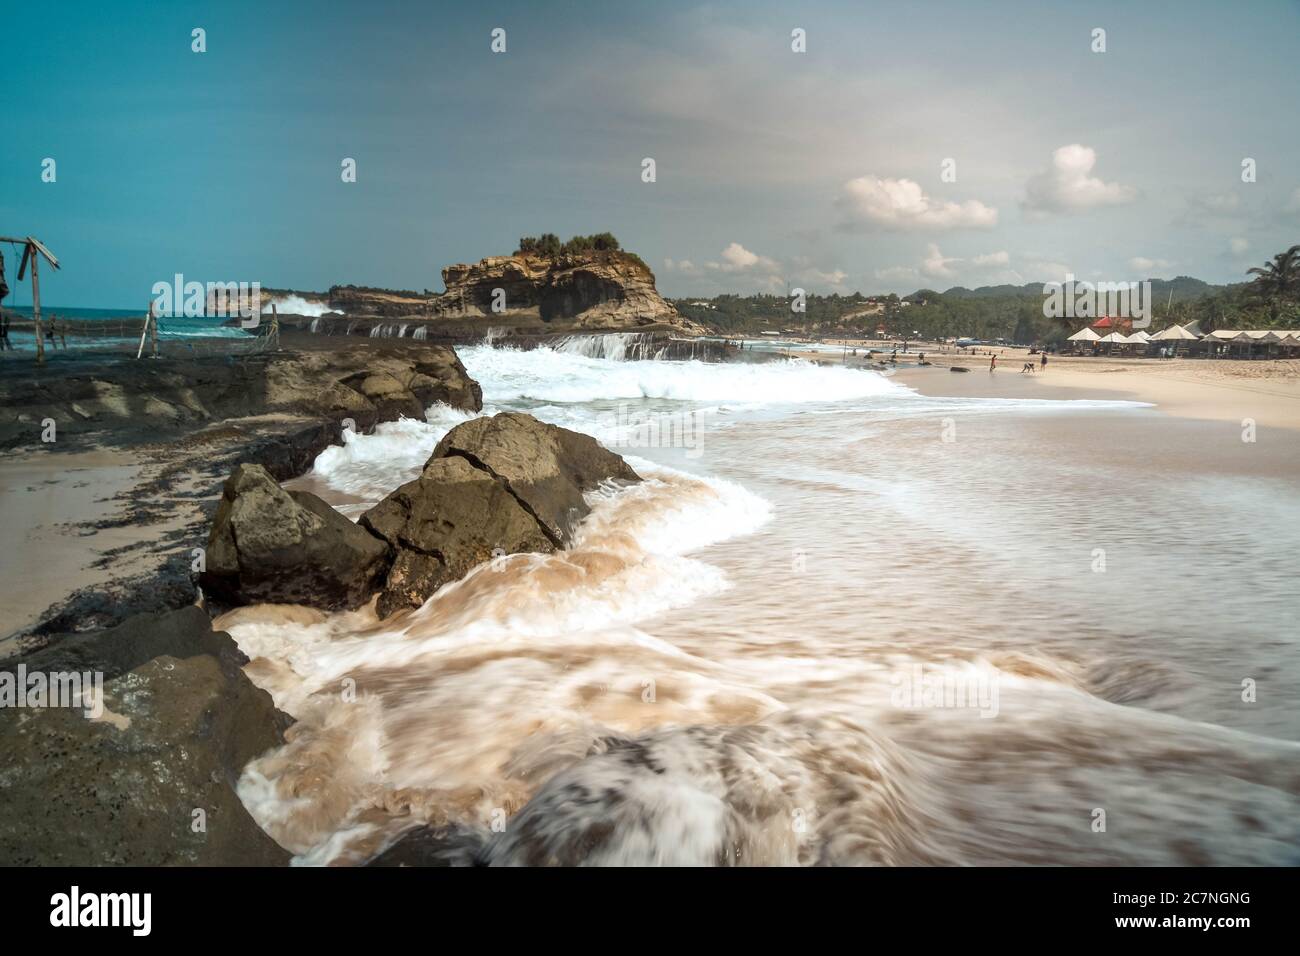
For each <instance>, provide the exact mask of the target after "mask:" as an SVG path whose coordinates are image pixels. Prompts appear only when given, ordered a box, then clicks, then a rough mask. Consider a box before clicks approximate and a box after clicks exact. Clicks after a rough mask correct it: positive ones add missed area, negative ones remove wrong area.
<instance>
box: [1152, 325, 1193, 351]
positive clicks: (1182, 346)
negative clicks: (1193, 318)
mask: <svg viewBox="0 0 1300 956" xmlns="http://www.w3.org/2000/svg"><path fill="white" fill-rule="evenodd" d="M1199 340H1200V336H1199V335H1196V334H1194V333H1192V332H1188V331H1187V330H1186V329H1185V328H1183V327H1182V326H1181V325H1171V326H1169V328H1167V329H1164V330H1163V331H1160V332H1157V333H1156V334H1155V335H1153V336H1151V342H1152V343H1153V344H1157V345H1159V346H1161V347H1162V348H1169V349H1172V350H1173V351H1174V352H1177V351H1179V350H1181V351H1183V352H1186V351H1187V346H1188V343H1190V342H1197V341H1199Z"/></svg>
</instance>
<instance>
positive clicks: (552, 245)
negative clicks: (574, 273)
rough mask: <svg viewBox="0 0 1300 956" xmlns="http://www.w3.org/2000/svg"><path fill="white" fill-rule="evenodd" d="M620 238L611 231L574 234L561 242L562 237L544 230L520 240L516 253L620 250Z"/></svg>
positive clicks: (551, 254) (553, 255) (573, 252)
mask: <svg viewBox="0 0 1300 956" xmlns="http://www.w3.org/2000/svg"><path fill="white" fill-rule="evenodd" d="M618 251H619V244H618V240H617V239H615V238H614V234H613V233H611V232H598V233H596V234H595V235H593V236H574V237H573V238H572V239H570V240H569V241H568V242H564V243H562V242H560V237H559V236H557V235H556V234H555V233H553V232H544V233H542V234H541V235H540V236H524V237H523V238H522V239H520V240H519V248H518V249H516V250H515V255H517V256H519V255H534V256H545V257H548V258H554V257H555V256H558V255H581V254H582V253H584V252H618Z"/></svg>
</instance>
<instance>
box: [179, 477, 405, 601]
mask: <svg viewBox="0 0 1300 956" xmlns="http://www.w3.org/2000/svg"><path fill="white" fill-rule="evenodd" d="M389 557H390V555H389V549H388V546H387V545H385V543H384V542H383V541H381V540H379V539H378V538H376V537H375V536H374V535H372V534H370V533H369V532H367V531H366V530H365V529H363V528H360V527H358V526H357V525H355V524H353V523H352V522H351V521H349V520H348V519H347V518H346V517H344V516H343V515H341V514H339V513H338V512H337V511H335V510H334V509H333V508H331V507H330V506H329V505H327V504H326V503H325V502H324V501H322V500H321V499H320V498H318V497H316V496H315V495H313V494H311V493H309V492H305V491H293V492H290V491H285V490H284V489H282V488H281V487H280V486H279V485H278V484H277V483H276V481H275V479H274V478H272V477H271V475H270V474H269V473H268V472H267V470H266V469H265V468H263V467H261V466H260V465H240V466H239V467H238V468H236V469H235V472H234V474H232V475H231V476H230V478H229V479H228V480H227V481H226V485H225V489H224V493H223V495H222V500H221V504H220V505H218V507H217V515H216V518H215V519H214V520H213V523H212V533H211V535H210V537H209V539H208V548H207V555H206V565H207V567H206V570H205V571H204V572H203V574H202V575H201V577H200V583H201V584H202V585H203V586H204V588H205V589H208V590H210V591H211V593H213V594H214V595H217V596H219V597H221V598H224V599H226V600H229V601H233V602H235V603H238V604H248V603H253V602H258V601H273V602H277V603H282V604H306V605H309V606H311V607H319V608H323V609H326V610H333V609H338V608H355V607H358V606H359V605H361V604H364V603H365V602H366V601H367V600H368V599H369V597H370V595H371V594H373V593H374V591H375V589H376V588H377V586H378V583H379V582H380V581H381V580H382V578H383V576H384V574H385V573H386V572H387V570H388V564H389Z"/></svg>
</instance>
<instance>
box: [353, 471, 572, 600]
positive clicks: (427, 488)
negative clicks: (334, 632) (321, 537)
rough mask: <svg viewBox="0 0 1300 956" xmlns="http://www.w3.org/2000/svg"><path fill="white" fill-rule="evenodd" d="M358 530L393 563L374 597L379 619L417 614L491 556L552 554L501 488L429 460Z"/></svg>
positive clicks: (483, 476)
mask: <svg viewBox="0 0 1300 956" xmlns="http://www.w3.org/2000/svg"><path fill="white" fill-rule="evenodd" d="M361 524H362V525H363V526H365V527H366V528H368V529H369V530H370V531H371V532H372V533H374V534H375V535H378V536H379V537H380V538H382V539H383V540H384V541H386V542H387V543H388V545H389V546H390V547H391V548H392V549H393V552H394V553H395V554H396V555H397V557H396V559H395V560H394V561H393V564H392V566H391V567H390V568H389V571H388V576H387V578H386V579H385V581H384V590H383V592H382V593H381V594H380V596H379V603H378V607H377V611H378V613H379V616H380V617H386V616H388V615H389V614H391V613H392V612H394V611H397V610H400V609H401V608H404V607H419V606H420V605H421V604H423V603H424V602H425V601H426V600H428V598H429V595H431V594H433V592H434V591H436V590H438V588H440V587H442V585H444V584H446V583H447V582H449V581H455V580H458V579H460V578H461V577H464V575H465V574H466V573H468V572H469V570H470V569H471V568H473V567H474V566H475V565H478V564H482V563H483V562H484V561H487V560H489V559H490V558H491V557H492V556H493V554H513V553H516V552H521V551H551V550H553V547H554V546H553V545H552V543H551V540H550V539H549V538H548V537H547V536H546V535H545V534H544V533H543V532H542V529H541V527H540V526H539V525H538V523H537V521H536V519H535V518H534V517H533V516H532V515H531V514H529V513H528V512H527V511H526V510H524V508H523V507H522V506H521V505H520V504H519V502H518V501H517V500H515V498H514V496H513V495H511V494H510V492H509V491H508V490H507V489H506V487H505V485H504V484H503V483H502V482H500V481H498V480H497V479H495V478H493V477H492V475H490V474H488V473H487V472H486V471H483V470H482V469H480V468H475V467H474V466H473V465H472V464H470V463H469V462H468V461H466V460H465V459H464V458H459V457H454V458H435V459H433V460H431V461H430V462H429V463H428V464H427V465H426V466H425V468H424V471H423V473H422V474H421V475H420V477H419V478H417V479H416V480H415V481H411V482H408V483H407V484H405V485H402V487H400V488H398V489H397V490H396V491H395V492H393V493H392V494H391V495H389V496H388V497H387V498H385V499H384V500H383V501H381V502H380V503H379V504H377V505H376V506H375V507H374V508H371V509H370V510H369V511H367V512H366V513H365V514H364V515H363V516H362V517H361Z"/></svg>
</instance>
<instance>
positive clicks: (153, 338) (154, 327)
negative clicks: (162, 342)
mask: <svg viewBox="0 0 1300 956" xmlns="http://www.w3.org/2000/svg"><path fill="white" fill-rule="evenodd" d="M145 324H146V325H148V327H149V341H150V342H151V343H153V357H154V358H157V357H158V316H156V315H154V314H153V303H152V302H150V303H149V317H148V318H147V319H145Z"/></svg>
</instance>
